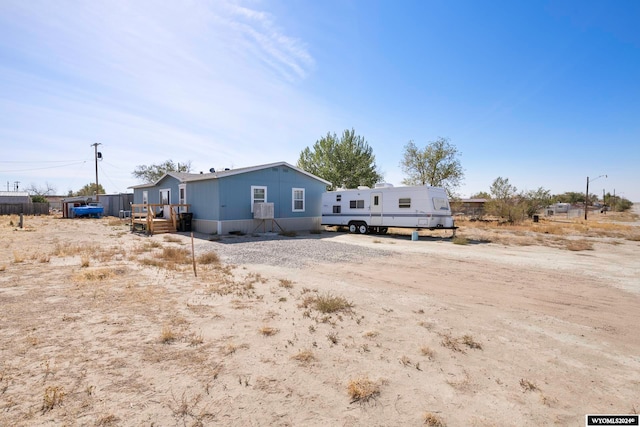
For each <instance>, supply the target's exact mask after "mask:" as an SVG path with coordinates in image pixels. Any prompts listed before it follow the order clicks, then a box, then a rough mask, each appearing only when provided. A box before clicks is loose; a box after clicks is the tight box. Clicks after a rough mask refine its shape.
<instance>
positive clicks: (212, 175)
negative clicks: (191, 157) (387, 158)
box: [128, 162, 331, 189]
mask: <svg viewBox="0 0 640 427" xmlns="http://www.w3.org/2000/svg"><path fill="white" fill-rule="evenodd" d="M277 166H285V167H288V168H290V169H293V170H295V171H298V172H300V173H301V174H304V175H307V176H308V177H311V178H313V179H315V180H318V181H320V182H323V183H325V184H326V185H331V183H330V182H329V181H326V180H324V179H322V178H320V177H317V176H315V175H313V174H312V173H309V172H307V171H305V170H303V169H300V168H297V167H295V166H292V165H290V164H289V163H287V162H276V163H269V164H266V165H257V166H249V167H244V168H238V169H226V170H222V171H216V172H208V173H184V172H167V173H165V174H164V175H162V177H161V178H160V179H159V180H157V181H156V182H154V183H150V184H140V185H134V186H131V187H128V188H134V189H135V188H147V187H153V186H155V185H157V184H158V183H159V182H160V181H162V180H163V179H164V178H165V177H166V176H172V177H174V178H175V179H177V180H179V181H180V182H194V181H206V180H209V179H219V178H225V177H228V176H233V175H240V174H243V173H248V172H253V171H258V170H262V169H269V168H272V167H277Z"/></svg>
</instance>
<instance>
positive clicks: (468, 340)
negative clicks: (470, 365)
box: [460, 335, 482, 350]
mask: <svg viewBox="0 0 640 427" xmlns="http://www.w3.org/2000/svg"><path fill="white" fill-rule="evenodd" d="M460 341H461V342H462V344H464V345H466V346H467V347H469V348H471V349H476V350H482V344H480V343H479V342H477V341H475V340H474V339H473V337H472V336H471V335H463V336H462V338H461V339H460Z"/></svg>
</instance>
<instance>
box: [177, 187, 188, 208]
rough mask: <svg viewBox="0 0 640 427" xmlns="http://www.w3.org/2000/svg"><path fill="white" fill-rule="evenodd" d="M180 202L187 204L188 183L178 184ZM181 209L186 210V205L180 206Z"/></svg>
mask: <svg viewBox="0 0 640 427" xmlns="http://www.w3.org/2000/svg"><path fill="white" fill-rule="evenodd" d="M178 204H180V205H186V204H187V184H186V183H182V184H178ZM179 211H180V212H184V211H185V207H184V206H180V207H179Z"/></svg>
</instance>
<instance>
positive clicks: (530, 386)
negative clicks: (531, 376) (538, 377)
mask: <svg viewBox="0 0 640 427" xmlns="http://www.w3.org/2000/svg"><path fill="white" fill-rule="evenodd" d="M520 387H522V391H525V392H527V391H536V390H539V388H538V386H537V385H536V384H535V383H533V382H531V381H529V380H526V379H524V378H522V379H520Z"/></svg>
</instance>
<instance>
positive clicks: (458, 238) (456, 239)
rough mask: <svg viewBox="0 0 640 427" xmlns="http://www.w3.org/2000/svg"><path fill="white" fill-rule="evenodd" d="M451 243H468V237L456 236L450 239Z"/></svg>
mask: <svg viewBox="0 0 640 427" xmlns="http://www.w3.org/2000/svg"><path fill="white" fill-rule="evenodd" d="M451 243H453V244H454V245H468V244H469V239H467V238H466V237H462V236H456V237H454V238H453V239H451Z"/></svg>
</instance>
